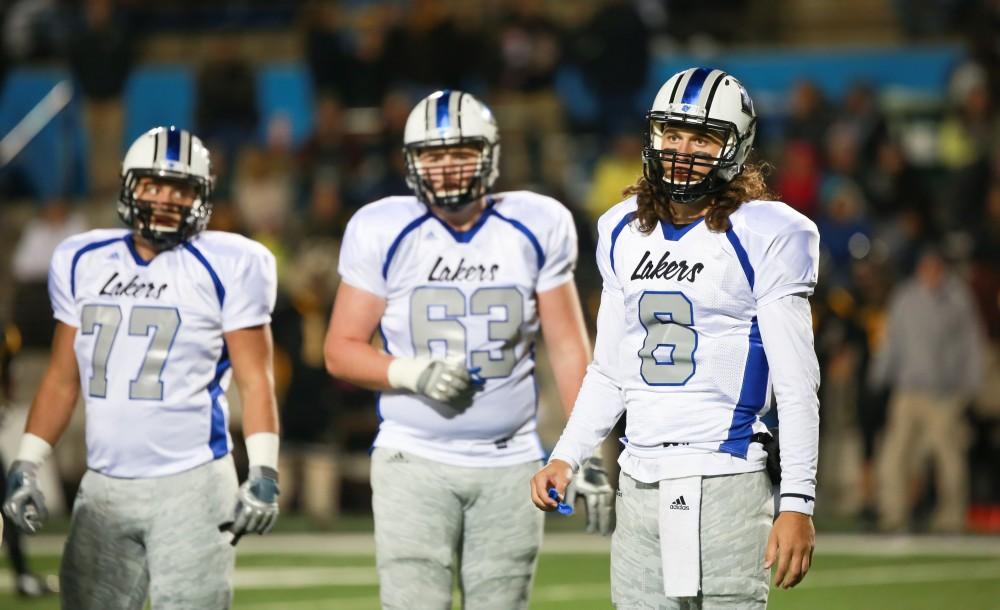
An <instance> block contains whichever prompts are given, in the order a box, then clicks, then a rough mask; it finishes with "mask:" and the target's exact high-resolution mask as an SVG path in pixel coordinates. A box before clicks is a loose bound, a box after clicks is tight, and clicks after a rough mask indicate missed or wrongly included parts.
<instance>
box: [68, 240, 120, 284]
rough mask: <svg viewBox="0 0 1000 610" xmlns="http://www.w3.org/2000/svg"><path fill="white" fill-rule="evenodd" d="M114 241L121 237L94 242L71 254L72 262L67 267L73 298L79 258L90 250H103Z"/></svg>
mask: <svg viewBox="0 0 1000 610" xmlns="http://www.w3.org/2000/svg"><path fill="white" fill-rule="evenodd" d="M116 241H122V238H121V237H115V238H112V239H105V240H104V241H96V242H93V243H90V244H87V245H86V246H84V247H82V248H80V249H79V250H77V251H76V253H75V254H73V262H72V263H71V264H70V267H69V292H70V294H71V295H72V296H73V297H76V264H77V263H78V262H80V257H81V256H83V255H84V254H86V253H87V252H90V251H91V250H96V249H98V248H103V247H104V246H107V245H110V244H113V243H115V242H116Z"/></svg>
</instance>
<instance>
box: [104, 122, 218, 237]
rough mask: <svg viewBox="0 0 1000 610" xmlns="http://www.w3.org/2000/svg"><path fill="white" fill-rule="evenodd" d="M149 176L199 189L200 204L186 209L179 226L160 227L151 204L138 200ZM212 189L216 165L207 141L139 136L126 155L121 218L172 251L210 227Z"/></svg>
mask: <svg viewBox="0 0 1000 610" xmlns="http://www.w3.org/2000/svg"><path fill="white" fill-rule="evenodd" d="M146 176H150V177H156V178H159V179H162V180H175V181H179V182H183V183H185V184H188V185H190V186H192V187H194V189H195V192H196V196H195V201H194V204H193V205H191V207H190V208H187V209H186V210H183V214H182V217H181V220H180V223H179V224H178V225H177V226H162V225H156V224H154V223H153V214H152V209H151V207H150V204H149V203H148V202H143V201H142V200H140V199H136V196H135V187H136V183H137V182H138V181H139V179H140V178H143V177H146ZM212 185H213V178H212V163H211V160H210V159H209V154H208V149H207V148H205V146H204V144H202V143H201V140H200V139H198V138H197V137H196V136H195V135H193V134H192V133H191V132H189V131H187V130H185V129H178V128H176V127H173V126H171V127H155V128H153V129H150V130H149V131H147V132H146V133H144V134H142V135H141V136H139V137H138V138H137V139H136V141H135V142H133V143H132V146H130V147H129V149H128V152H126V153H125V160H124V161H123V162H122V188H121V193H120V194H119V197H118V216H119V217H121V219H122V221H123V222H124V223H125V224H127V225H128V226H129V227H132V228H134V229H137V230H138V231H139V232H140V234H141V235H142V236H143V237H144V238H145V239H147V240H148V241H149V242H150V243H152V244H153V245H154V246H157V247H160V248H172V247H174V246H176V245H177V244H179V243H181V242H184V241H187V240H188V239H191V238H192V237H194V236H195V235H197V234H198V233H199V232H201V231H203V230H204V229H205V227H206V226H207V225H208V219H209V218H210V217H211V215H212V202H211V194H212Z"/></svg>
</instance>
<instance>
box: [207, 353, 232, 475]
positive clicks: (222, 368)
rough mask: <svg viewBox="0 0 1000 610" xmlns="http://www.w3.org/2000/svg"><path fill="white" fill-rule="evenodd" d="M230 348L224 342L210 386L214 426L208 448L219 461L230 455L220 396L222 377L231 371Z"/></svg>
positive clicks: (209, 393) (212, 425)
mask: <svg viewBox="0 0 1000 610" xmlns="http://www.w3.org/2000/svg"><path fill="white" fill-rule="evenodd" d="M229 365H230V362H229V347H228V346H227V345H226V344H225V342H223V344H222V354H220V355H219V362H218V363H217V364H216V365H215V377H213V378H212V381H211V382H209V384H208V395H209V397H211V399H212V424H211V431H210V433H209V437H208V446H209V448H210V449H211V450H212V457H213V458H214V459H219V458H221V457H223V456H225V455H227V454H228V453H229V441H228V438H227V434H226V413H225V411H223V410H222V404H221V403H220V402H219V396H221V395H222V376H223V375H225V374H226V371H228V370H229Z"/></svg>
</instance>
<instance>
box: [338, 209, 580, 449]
mask: <svg viewBox="0 0 1000 610" xmlns="http://www.w3.org/2000/svg"><path fill="white" fill-rule="evenodd" d="M576 253H577V244H576V230H575V228H574V225H573V220H572V216H571V214H570V212H569V210H567V209H566V208H565V207H564V206H563V205H562V204H560V203H559V202H557V201H555V200H554V199H550V198H548V197H543V196H541V195H537V194H534V193H530V192H526V191H517V192H509V193H503V194H498V195H495V196H492V197H490V198H489V200H488V205H487V208H486V210H485V211H484V212H483V214H482V216H481V217H480V218H479V220H478V221H477V222H476V224H475V225H474V226H473V227H471V228H469V229H468V230H467V231H456V230H454V229H452V228H451V227H450V226H448V225H446V224H445V223H444V222H442V221H441V220H440V219H438V218H437V217H436V216H434V215H433V214H431V213H430V212H429V211H428V209H427V206H426V205H424V204H423V203H421V202H420V201H418V200H417V199H416V198H415V197H390V198H387V199H383V200H380V201H377V202H375V203H371V204H369V205H367V206H365V207H363V208H361V210H359V211H358V212H357V213H356V214H355V215H354V217H353V218H352V219H351V221H350V223H349V224H348V226H347V231H346V233H345V235H344V241H343V245H342V248H341V253H340V275H341V277H342V278H343V280H344V281H345V282H347V283H348V284H350V285H352V286H354V287H356V288H360V289H363V290H365V291H367V292H370V293H372V294H375V295H377V296H379V297H382V298H384V299H385V300H386V310H385V313H384V314H383V317H382V321H381V326H380V329H381V333H382V337H383V341H384V344H385V348H386V350H387V351H388V352H389V353H391V354H393V355H397V356H432V357H440V358H449V359H452V358H457V359H460V360H463V361H464V362H465V363H466V365H467V366H468V367H470V368H479V369H480V371H479V374H480V375H481V376H482V377H483V378H485V379H486V386H485V389H484V390H483V391H482V392H479V393H478V394H477V395H476V398H475V401H474V403H473V405H472V406H471V407H470V408H469V409H467V410H465V411H464V412H461V413H459V412H457V411H455V410H453V409H451V408H449V407H447V406H446V405H443V404H439V403H435V402H433V401H431V400H429V399H426V398H422V397H419V396H415V395H412V394H408V393H401V392H385V393H383V394H382V395H381V397H380V399H379V405H378V409H379V416H380V418H381V420H382V421H381V424H380V426H379V433H378V437H377V438H376V440H375V446H376V447H391V448H396V449H403V450H406V451H410V452H413V453H415V454H417V455H420V456H423V457H425V458H428V459H432V460H436V461H440V462H444V463H450V464H454V465H459V466H484V467H485V466H505V465H511V464H518V463H524V462H529V461H532V460H537V459H539V458H541V457H542V449H541V445H540V443H539V440H538V437H537V434H536V433H535V414H536V410H537V400H538V396H537V391H536V388H535V379H534V368H535V364H534V342H535V337H536V335H537V333H538V327H539V320H538V310H537V303H536V299H535V295H536V293H539V292H545V291H546V290H551V289H553V288H556V287H558V286H561V285H563V284H565V283H566V282H569V281H572V279H573V268H574V266H575V264H576Z"/></svg>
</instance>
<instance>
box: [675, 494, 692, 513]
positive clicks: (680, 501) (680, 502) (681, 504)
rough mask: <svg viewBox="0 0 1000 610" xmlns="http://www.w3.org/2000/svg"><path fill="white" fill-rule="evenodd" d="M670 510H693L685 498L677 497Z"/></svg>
mask: <svg viewBox="0 0 1000 610" xmlns="http://www.w3.org/2000/svg"><path fill="white" fill-rule="evenodd" d="M670 510H691V507H690V506H688V504H687V502H685V501H684V496H677V499H676V500H674V501H673V502H671V503H670Z"/></svg>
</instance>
